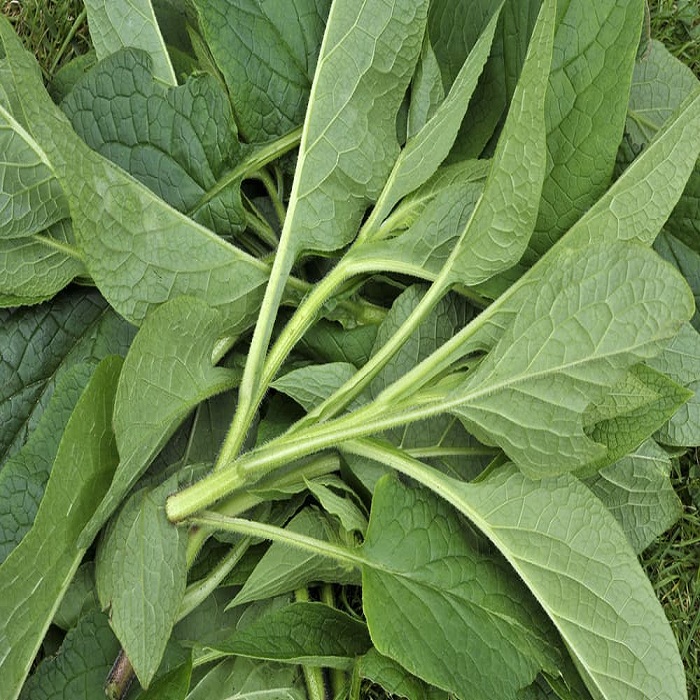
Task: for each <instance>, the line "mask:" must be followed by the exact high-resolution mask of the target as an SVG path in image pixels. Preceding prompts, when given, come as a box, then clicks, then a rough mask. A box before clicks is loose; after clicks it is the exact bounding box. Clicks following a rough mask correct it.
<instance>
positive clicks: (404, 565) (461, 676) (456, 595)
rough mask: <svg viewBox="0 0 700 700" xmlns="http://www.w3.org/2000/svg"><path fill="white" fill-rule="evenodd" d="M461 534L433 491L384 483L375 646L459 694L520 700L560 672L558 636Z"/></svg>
mask: <svg viewBox="0 0 700 700" xmlns="http://www.w3.org/2000/svg"><path fill="white" fill-rule="evenodd" d="M463 529H464V525H463V523H462V522H461V519H460V517H459V515H458V514H457V513H456V512H455V511H454V510H453V509H452V508H451V507H450V506H449V505H448V504H447V503H445V502H444V501H441V500H439V499H438V498H437V496H435V495H434V494H432V493H430V492H429V491H427V490H425V489H417V488H416V487H415V486H412V487H408V486H404V485H401V484H400V483H399V482H398V480H397V479H395V478H394V477H385V478H384V479H382V480H381V481H380V482H379V483H378V484H377V488H376V489H375V492H374V498H373V501H372V513H371V517H370V525H369V529H368V531H367V537H366V540H365V543H364V545H363V547H362V554H363V557H364V558H365V559H366V560H367V565H363V572H362V600H363V609H364V612H365V615H366V617H367V623H368V625H369V628H370V633H371V635H372V640H373V642H374V644H375V646H376V647H377V649H378V651H379V652H380V653H382V654H384V655H385V656H389V657H390V658H392V659H394V660H396V661H398V662H399V663H400V664H401V665H402V666H404V667H406V668H407V669H408V670H409V671H411V673H413V674H415V675H417V676H419V677H421V678H423V679H424V680H426V681H428V682H429V683H432V684H434V685H437V686H439V687H441V688H444V689H445V690H448V691H449V692H451V693H454V694H455V695H457V696H458V697H460V698H483V699H484V700H486V699H489V700H490V699H491V698H496V697H498V698H515V696H516V691H517V690H518V689H519V688H522V687H525V686H527V685H529V684H530V683H532V681H533V680H534V678H535V676H536V675H537V673H538V671H539V670H540V669H541V668H543V667H545V668H548V669H550V670H553V669H556V666H557V663H558V653H557V652H556V650H555V648H554V647H553V646H552V645H551V642H550V639H551V638H552V636H551V635H552V630H551V629H550V627H549V625H548V623H547V621H546V618H545V617H544V615H543V614H542V613H541V611H540V610H539V609H538V607H537V604H536V603H535V601H534V600H533V599H532V598H531V597H530V595H529V594H528V593H527V591H526V590H525V589H524V588H523V587H522V585H521V584H520V582H519V581H518V580H517V579H515V578H514V577H513V576H512V575H511V573H510V571H509V569H508V567H507V566H504V564H503V563H502V561H501V560H500V559H496V558H494V557H493V556H492V555H490V554H488V553H482V552H479V551H478V550H476V549H474V547H473V543H472V541H471V539H469V538H467V537H465V536H464V534H463ZM407 629H410V630H411V634H407V633H406V630H407Z"/></svg>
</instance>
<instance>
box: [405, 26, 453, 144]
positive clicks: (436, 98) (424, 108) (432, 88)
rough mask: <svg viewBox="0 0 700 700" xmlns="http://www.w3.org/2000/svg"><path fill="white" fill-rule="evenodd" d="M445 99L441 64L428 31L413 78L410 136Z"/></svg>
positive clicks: (409, 124)
mask: <svg viewBox="0 0 700 700" xmlns="http://www.w3.org/2000/svg"><path fill="white" fill-rule="evenodd" d="M444 99H445V88H444V86H443V84H442V76H441V75H440V65H439V64H438V62H437V58H436V57H435V52H434V51H433V47H432V46H431V44H430V37H429V36H428V34H427V33H426V34H425V36H424V37H423V48H422V49H421V52H420V58H419V59H418V64H417V65H416V72H415V75H414V76H413V79H412V80H411V101H410V103H409V105H408V117H407V133H408V137H409V138H410V137H411V136H414V135H415V134H417V133H418V132H419V131H420V130H421V129H422V128H423V127H424V126H425V125H426V123H427V122H428V120H429V119H430V118H431V117H432V116H433V114H435V110H436V109H437V108H438V107H439V105H440V104H441V103H442V101H443V100H444Z"/></svg>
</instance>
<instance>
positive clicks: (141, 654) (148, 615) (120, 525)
mask: <svg viewBox="0 0 700 700" xmlns="http://www.w3.org/2000/svg"><path fill="white" fill-rule="evenodd" d="M175 486H176V484H173V482H172V481H171V480H169V481H166V482H165V483H164V484H162V485H161V486H160V487H159V488H157V489H154V490H149V489H143V490H141V491H138V492H136V493H135V494H134V495H133V496H131V498H129V500H128V501H126V503H125V505H124V506H123V508H122V509H121V510H120V511H119V513H118V514H117V516H116V518H115V519H114V520H113V521H112V522H110V524H109V526H108V528H107V530H106V533H105V535H104V538H103V539H102V540H101V542H100V546H99V548H98V550H97V559H96V562H95V564H96V569H95V573H96V578H97V592H98V595H99V597H100V603H101V604H102V607H103V609H107V608H109V621H110V625H111V626H112V629H113V630H114V633H115V634H116V635H117V638H118V639H119V641H120V642H121V644H122V646H123V647H124V651H125V652H126V655H127V656H128V658H129V661H131V664H132V666H133V667H134V671H135V672H136V675H137V677H138V679H139V682H140V683H141V685H142V686H143V687H144V688H148V686H149V684H150V682H151V680H152V679H153V676H154V675H155V673H156V671H157V670H158V667H159V666H160V663H161V659H162V658H163V654H164V652H165V647H166V645H167V643H168V639H169V638H170V633H171V632H172V629H173V625H174V624H175V622H176V621H177V617H178V612H179V610H180V604H181V603H182V598H183V596H184V594H185V586H186V583H187V562H186V550H187V532H186V531H185V530H183V529H181V528H177V527H175V526H173V525H172V524H171V523H170V522H168V519H167V518H166V517H165V499H166V497H167V496H168V495H169V494H170V493H172V491H173V489H174V488H175Z"/></svg>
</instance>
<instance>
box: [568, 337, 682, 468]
mask: <svg viewBox="0 0 700 700" xmlns="http://www.w3.org/2000/svg"><path fill="white" fill-rule="evenodd" d="M674 342H675V339H674V340H672V341H671V343H674ZM656 359H657V358H654V359H653V360H649V362H655V361H656ZM619 390H622V391H623V392H626V396H625V398H626V399H627V401H626V405H624V404H623V405H620V403H618V402H617V401H615V403H617V405H616V406H615V407H614V408H613V407H612V405H611V403H612V402H611V398H614V399H619V398H620V395H619V393H618V392H619ZM690 398H692V393H691V392H690V391H689V390H688V389H686V388H684V387H683V386H681V385H680V384H677V383H676V382H674V381H672V380H671V379H669V378H668V377H667V376H666V375H665V374H662V373H661V372H657V371H656V370H653V369H651V367H647V366H646V365H636V366H635V367H632V369H631V370H630V372H629V373H628V374H627V376H626V377H625V379H624V380H623V381H622V382H621V383H620V384H618V385H617V387H615V388H614V389H613V392H611V394H608V396H606V398H605V399H604V401H603V404H604V405H605V404H607V405H608V406H609V407H610V408H611V409H612V410H611V412H610V414H609V415H606V416H604V417H601V416H598V417H596V418H595V424H594V425H591V424H590V423H588V421H589V420H591V418H590V417H589V416H590V415H591V414H590V413H588V412H587V413H585V414H584V425H586V424H587V423H588V425H587V426H586V430H587V432H588V435H589V437H590V438H591V439H592V440H595V442H599V443H601V444H603V445H605V446H606V447H607V453H606V455H605V458H604V459H603V460H602V461H601V462H599V463H596V464H593V465H590V466H589V467H587V468H586V469H585V472H586V473H589V472H590V471H595V470H597V469H599V468H600V467H602V466H605V465H609V464H612V463H613V462H616V461H617V460H618V459H620V458H622V457H624V456H625V455H627V454H629V453H630V452H633V451H634V450H636V449H637V448H638V447H639V446H640V445H641V444H642V443H643V442H644V441H645V440H646V439H647V438H649V437H651V435H653V434H654V433H655V432H656V431H657V430H659V428H661V427H662V426H663V425H664V424H665V423H667V421H668V420H669V418H671V417H672V416H673V415H674V414H675V413H676V412H677V411H678V410H679V409H681V408H682V407H683V405H684V404H685V403H686V402H687V401H688V399H690ZM630 399H631V401H630ZM599 409H600V406H598V407H596V409H595V412H596V413H597V412H598V411H599ZM580 475H581V474H579V476H580Z"/></svg>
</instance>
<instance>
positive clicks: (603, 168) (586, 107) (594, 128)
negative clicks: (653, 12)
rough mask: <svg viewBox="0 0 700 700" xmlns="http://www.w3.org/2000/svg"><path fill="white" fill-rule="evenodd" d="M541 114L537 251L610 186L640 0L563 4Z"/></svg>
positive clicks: (638, 25) (534, 246) (578, 0)
mask: <svg viewBox="0 0 700 700" xmlns="http://www.w3.org/2000/svg"><path fill="white" fill-rule="evenodd" d="M562 5H563V10H562V16H561V17H560V18H559V22H558V26H557V33H556V37H555V40H554V54H553V56H554V58H553V59H552V72H551V74H550V77H549V88H548V91H547V103H546V106H545V114H546V119H547V153H548V164H547V177H546V179H545V182H544V187H543V189H542V201H541V204H540V210H539V214H538V218H537V226H536V229H535V232H534V233H533V235H532V240H531V243H530V248H531V251H532V253H533V254H534V256H539V255H542V253H544V252H545V251H546V250H548V249H549V248H550V247H551V245H552V244H553V243H554V242H555V241H556V240H557V239H558V238H559V237H560V236H562V235H563V234H564V233H565V232H566V231H567V230H568V229H569V228H570V227H571V225H572V224H573V223H574V222H575V221H576V220H577V219H578V218H579V217H580V216H581V214H583V213H584V212H585V211H586V210H587V209H588V208H589V207H590V206H591V205H592V204H593V203H594V202H596V200H597V199H598V198H599V197H600V196H601V195H602V194H603V192H604V191H605V189H606V188H607V187H608V184H609V182H610V178H611V177H612V173H613V168H614V166H615V156H616V153H617V145H618V144H619V143H620V139H621V138H622V134H623V129H624V125H625V117H626V113H627V101H628V97H629V93H630V84H631V82H632V71H633V68H634V60H635V56H636V53H637V40H638V38H639V32H640V28H641V25H642V17H643V14H644V7H643V3H641V2H639V1H638V0H623V1H622V2H620V1H619V0H601V1H600V2H597V3H596V6H595V12H591V6H590V3H588V2H587V1H586V0H570V1H569V2H567V3H562Z"/></svg>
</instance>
